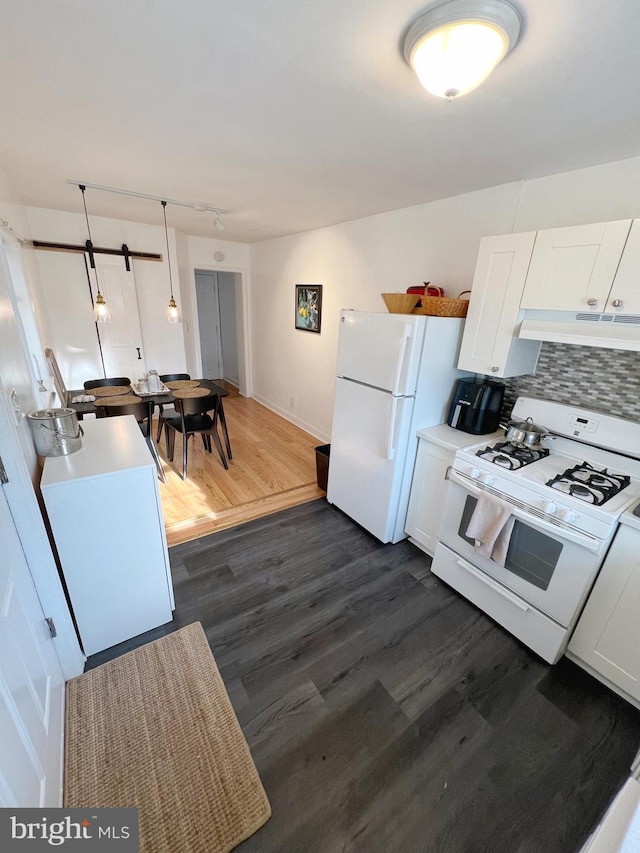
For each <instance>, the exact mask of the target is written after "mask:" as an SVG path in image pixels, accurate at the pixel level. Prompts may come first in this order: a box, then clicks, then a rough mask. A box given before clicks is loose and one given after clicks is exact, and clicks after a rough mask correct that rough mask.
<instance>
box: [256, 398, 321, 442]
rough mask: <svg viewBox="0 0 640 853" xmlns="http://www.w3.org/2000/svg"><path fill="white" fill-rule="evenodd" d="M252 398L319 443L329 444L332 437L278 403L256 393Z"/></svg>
mask: <svg viewBox="0 0 640 853" xmlns="http://www.w3.org/2000/svg"><path fill="white" fill-rule="evenodd" d="M251 396H252V397H253V399H254V400H255V401H256V402H257V403H260V405H262V406H266V408H267V409H271V411H272V412H275V413H276V415H280V417H281V418H284V419H285V420H286V421H289V422H290V423H292V424H295V426H297V427H300V429H303V430H304V431H305V432H308V433H309V435H312V436H313V437H314V438H317V439H318V441H319V442H322V444H327V443H328V441H329V438H330V436H328V435H327V434H326V433H323V432H322V431H321V430H319V429H318V428H317V427H316V426H315V425H314V424H310V423H308V421H304V420H302V418H298V417H296V416H295V415H294V414H293V412H291V411H289V410H288V409H283V408H282V406H278V405H277V404H276V403H274V402H272V401H271V400H268V399H267V398H266V397H263V396H262V395H261V394H256V393H254V394H252V395H251Z"/></svg>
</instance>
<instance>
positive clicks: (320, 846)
mask: <svg viewBox="0 0 640 853" xmlns="http://www.w3.org/2000/svg"><path fill="white" fill-rule="evenodd" d="M170 555H171V565H172V570H173V575H174V583H175V594H176V614H175V621H174V622H173V623H172V624H171V625H170V626H167V627H165V628H161V629H158V630H157V631H155V632H149V634H147V635H143V636H142V637H141V638H136V640H134V641H130V642H128V643H126V644H122V645H121V646H118V647H115V648H114V649H110V650H107V651H106V652H103V653H101V654H100V655H95V656H94V657H93V658H91V659H90V660H89V662H88V666H89V667H91V666H95V665H97V664H99V663H102V662H103V661H105V660H107V659H109V658H111V657H115V656H116V655H117V654H120V653H122V652H124V651H128V650H129V649H130V648H133V647H135V646H136V645H140V644H141V643H142V642H146V641H148V640H150V639H154V638H155V637H157V636H161V635H162V634H164V633H167V632H168V631H170V630H175V629H176V628H179V627H182V626H183V625H186V624H189V623H190V622H193V621H194V620H199V621H200V622H202V624H203V626H204V629H205V631H206V634H207V637H208V639H209V642H210V644H211V648H212V650H213V653H214V655H215V658H216V661H217V663H218V666H219V667H220V671H221V673H222V676H223V678H224V680H225V683H226V685H227V689H228V691H229V695H230V697H231V700H232V702H233V705H234V707H235V709H236V713H237V715H238V719H239V720H240V723H241V725H242V727H243V729H244V732H245V735H246V737H247V740H248V742H249V745H250V747H251V750H252V753H253V756H254V759H255V762H256V765H257V767H258V770H259V772H260V775H261V778H262V780H263V783H264V786H265V789H266V791H267V794H268V796H269V799H270V801H271V805H272V809H273V816H272V818H271V820H270V821H269V822H268V823H267V824H266V825H265V826H264V827H263V828H262V829H261V830H260V831H259V832H258V833H257V834H256V835H255V836H253V838H251V839H249V840H248V841H246V842H245V843H244V844H243V845H241V848H239V849H241V850H242V851H243V853H254V851H255V853H258V851H259V853H276V851H277V853H298V851H304V853H314V851H318V853H319V851H322V853H333V851H359V853H360V851H361V853H370V852H371V853H374V851H380V853H383V851H384V853H396V851H397V853H414V851H415V853H418V851H425V853H431V851H434V853H435V851H438V853H489V851H491V853H541V851H545V853H565V851H566V853H575V851H577V850H579V848H580V846H581V845H582V843H583V842H584V840H585V838H586V837H587V835H588V834H589V832H590V830H591V829H592V827H593V826H594V824H595V823H596V822H597V821H598V819H599V818H600V816H601V814H602V812H603V811H604V809H605V807H606V805H607V804H608V802H609V801H610V800H611V798H612V796H613V795H614V793H615V791H616V790H617V789H618V787H619V786H620V785H621V784H622V782H623V781H624V780H625V778H626V777H627V776H628V775H629V767H630V764H631V761H632V759H633V757H634V755H635V753H636V751H637V749H638V747H639V746H640V712H638V711H636V710H635V709H633V708H632V707H631V706H630V705H628V704H627V703H626V702H624V701H623V700H622V699H620V698H619V697H617V696H616V695H615V694H613V693H611V692H610V691H609V690H607V689H606V688H605V687H603V686H602V685H601V684H599V682H597V681H596V680H594V679H593V678H591V677H590V676H588V675H587V674H586V673H584V672H583V671H582V670H581V669H579V668H578V667H577V666H575V665H574V664H572V663H570V662H569V661H566V660H563V661H561V663H559V664H558V665H556V666H555V667H550V666H548V665H547V664H545V663H544V662H542V661H541V660H540V659H539V658H537V657H536V656H535V655H534V654H533V653H531V652H530V651H529V650H527V649H526V648H524V647H523V646H522V645H520V644H519V643H518V642H517V641H516V640H514V639H513V638H512V637H511V636H510V635H508V634H507V633H505V632H504V631H503V630H502V629H501V628H499V627H498V626H496V625H495V624H494V623H493V622H492V621H491V620H490V619H489V618H488V617H486V616H485V615H484V614H483V613H481V612H480V611H478V610H477V609H476V608H475V607H474V606H472V605H471V604H470V603H469V602H467V601H466V600H465V599H463V598H461V597H460V596H459V595H458V594H457V593H455V592H454V591H452V590H451V589H449V588H448V587H447V586H446V585H445V584H443V583H442V582H441V581H439V580H438V579H437V578H435V577H434V576H433V575H432V574H431V573H430V571H429V559H428V558H427V557H426V556H425V555H424V554H423V553H422V552H421V551H419V550H418V549H416V548H415V547H414V546H413V545H411V544H410V543H409V542H406V541H405V542H401V543H399V544H397V545H386V546H384V545H381V544H380V543H378V542H377V541H376V540H375V539H373V538H372V537H371V536H369V535H368V534H367V533H365V532H364V531H362V530H361V529H360V528H358V527H357V526H356V525H354V524H353V523H352V522H351V521H350V520H349V519H347V518H346V517H345V516H344V515H342V514H341V513H340V512H339V511H337V510H335V509H334V508H332V507H331V506H329V505H328V504H327V503H326V501H325V500H319V501H314V502H313V503H308V504H305V505H303V506H299V507H295V508H294V509H290V510H286V511H284V512H281V513H279V514H277V515H273V516H269V517H267V518H263V519H260V520H257V521H253V522H250V523H248V524H245V525H243V526H241V527H236V528H232V529H230V530H226V531H223V532H221V533H216V534H212V535H211V536H208V537H204V538H202V539H199V540H195V541H193V542H189V543H186V544H184V545H177V546H175V547H174V548H171V549H170Z"/></svg>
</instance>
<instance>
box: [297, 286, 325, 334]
mask: <svg viewBox="0 0 640 853" xmlns="http://www.w3.org/2000/svg"><path fill="white" fill-rule="evenodd" d="M321 321H322V285H321V284H296V320H295V324H296V329H301V330H302V331H303V332H318V333H319V332H320V323H321Z"/></svg>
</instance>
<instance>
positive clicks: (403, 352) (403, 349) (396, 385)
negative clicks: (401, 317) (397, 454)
mask: <svg viewBox="0 0 640 853" xmlns="http://www.w3.org/2000/svg"><path fill="white" fill-rule="evenodd" d="M411 329H412V326H411V324H410V323H405V327H404V329H403V331H402V344H401V346H400V355H399V356H398V364H397V365H396V375H395V377H394V380H393V388H392V390H391V393H392V394H393V396H394V397H397V396H398V394H399V390H400V381H401V379H402V372H403V368H404V362H405V359H406V357H407V347H408V345H409V338H410V337H411ZM387 458H388V459H391V456H389V457H387Z"/></svg>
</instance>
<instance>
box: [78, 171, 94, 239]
mask: <svg viewBox="0 0 640 853" xmlns="http://www.w3.org/2000/svg"><path fill="white" fill-rule="evenodd" d="M79 186H80V192H81V193H82V204H83V205H84V218H85V219H86V220H87V231H88V233H89V241H90V243H91V244H92V245H93V240H92V239H91V227H90V226H89V214H88V213H87V200H86V198H85V197H84V193H85V190H86V187H85V186H83V185H82V184H80V185H79Z"/></svg>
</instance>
